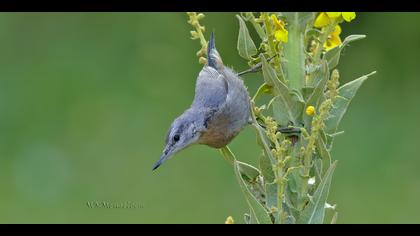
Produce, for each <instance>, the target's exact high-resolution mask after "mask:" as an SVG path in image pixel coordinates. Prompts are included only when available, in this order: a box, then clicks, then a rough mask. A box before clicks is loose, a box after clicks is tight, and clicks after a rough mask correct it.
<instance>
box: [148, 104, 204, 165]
mask: <svg viewBox="0 0 420 236" xmlns="http://www.w3.org/2000/svg"><path fill="white" fill-rule="evenodd" d="M194 117H196V116H194V115H193V114H192V113H191V112H190V111H188V110H187V111H186V112H185V113H184V114H182V115H181V116H179V117H178V118H176V119H175V121H174V122H173V123H172V125H171V127H170V128H169V130H168V133H167V135H166V140H165V148H164V150H163V152H162V155H161V157H160V159H159V160H158V161H157V162H156V163H155V165H154V166H153V170H155V169H157V168H158V167H159V166H160V165H162V164H163V162H165V161H166V160H168V159H169V158H171V157H172V156H173V155H174V154H175V153H177V152H179V151H181V150H182V149H184V148H186V147H188V146H190V145H192V144H194V143H197V141H198V140H199V138H200V132H199V127H198V125H197V123H196V122H195V121H194Z"/></svg>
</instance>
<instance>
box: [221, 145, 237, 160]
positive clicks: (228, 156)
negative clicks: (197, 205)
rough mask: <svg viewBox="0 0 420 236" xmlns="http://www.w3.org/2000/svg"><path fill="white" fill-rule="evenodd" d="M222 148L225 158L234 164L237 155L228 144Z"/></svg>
mask: <svg viewBox="0 0 420 236" xmlns="http://www.w3.org/2000/svg"><path fill="white" fill-rule="evenodd" d="M219 150H220V153H221V154H222V156H223V157H224V158H225V160H226V161H227V162H229V163H230V164H233V163H234V161H235V155H234V154H233V153H232V151H231V150H230V149H229V147H228V146H225V147H222V148H221V149H219Z"/></svg>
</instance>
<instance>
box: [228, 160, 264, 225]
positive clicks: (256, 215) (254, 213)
mask: <svg viewBox="0 0 420 236" xmlns="http://www.w3.org/2000/svg"><path fill="white" fill-rule="evenodd" d="M234 170H235V175H236V178H237V180H238V182H239V185H240V187H241V190H242V192H243V193H244V195H245V198H246V201H247V202H248V205H249V207H250V213H251V214H250V215H251V219H254V220H255V223H258V224H272V222H271V218H270V215H269V213H268V212H267V210H266V209H265V208H264V206H263V205H262V204H261V203H260V202H259V201H258V200H257V199H256V198H255V197H254V195H253V194H252V193H251V191H250V189H249V188H248V186H247V184H246V183H245V181H244V180H243V178H242V175H241V172H240V164H239V163H238V162H237V161H235V162H234Z"/></svg>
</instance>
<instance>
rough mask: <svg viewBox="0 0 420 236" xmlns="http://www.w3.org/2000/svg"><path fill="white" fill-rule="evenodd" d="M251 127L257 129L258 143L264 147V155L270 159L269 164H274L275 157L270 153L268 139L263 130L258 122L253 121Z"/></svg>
mask: <svg viewBox="0 0 420 236" xmlns="http://www.w3.org/2000/svg"><path fill="white" fill-rule="evenodd" d="M253 127H254V128H255V129H256V131H257V139H258V144H259V145H261V146H262V148H263V149H264V153H265V155H267V157H268V158H269V160H270V161H271V164H272V165H274V164H275V162H276V159H275V158H274V157H273V154H272V153H271V148H270V141H269V140H268V138H267V136H266V134H265V130H264V129H263V128H262V127H261V126H260V125H259V124H258V123H254V124H253Z"/></svg>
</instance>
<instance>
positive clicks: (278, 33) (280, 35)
mask: <svg viewBox="0 0 420 236" xmlns="http://www.w3.org/2000/svg"><path fill="white" fill-rule="evenodd" d="M271 19H272V20H273V23H274V28H275V32H274V37H275V38H276V40H277V41H279V42H285V43H287V41H288V38H289V31H287V29H286V27H285V24H284V22H283V21H281V20H279V19H277V16H276V15H275V14H271Z"/></svg>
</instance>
